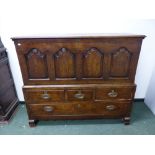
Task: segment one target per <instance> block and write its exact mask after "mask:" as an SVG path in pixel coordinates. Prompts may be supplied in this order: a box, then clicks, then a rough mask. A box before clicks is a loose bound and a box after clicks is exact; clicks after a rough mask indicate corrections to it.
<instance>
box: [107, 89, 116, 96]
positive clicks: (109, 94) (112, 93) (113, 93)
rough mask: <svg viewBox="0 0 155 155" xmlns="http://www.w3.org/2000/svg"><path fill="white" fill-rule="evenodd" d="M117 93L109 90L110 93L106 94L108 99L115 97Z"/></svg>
mask: <svg viewBox="0 0 155 155" xmlns="http://www.w3.org/2000/svg"><path fill="white" fill-rule="evenodd" d="M117 95H118V93H117V92H115V91H114V90H111V92H109V93H108V96H109V97H117Z"/></svg>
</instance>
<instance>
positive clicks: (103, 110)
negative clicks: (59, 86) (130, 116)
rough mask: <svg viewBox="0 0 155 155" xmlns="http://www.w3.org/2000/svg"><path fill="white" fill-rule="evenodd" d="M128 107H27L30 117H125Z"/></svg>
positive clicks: (75, 104) (107, 105)
mask: <svg viewBox="0 0 155 155" xmlns="http://www.w3.org/2000/svg"><path fill="white" fill-rule="evenodd" d="M129 106H130V103H127V102H119V103H116V102H114V103H113V102H106V103H102V102H98V103H86V102H83V103H74V104H70V103H65V104H63V103H61V104H52V105H51V104H30V105H28V108H29V112H30V114H31V116H40V115H44V116H54V115H60V116H61V115H72V116H75V115H76V116H78V115H103V116H107V117H108V116H122V115H125V113H126V112H127V110H128V109H130V108H129Z"/></svg>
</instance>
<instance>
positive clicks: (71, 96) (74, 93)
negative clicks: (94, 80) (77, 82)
mask: <svg viewBox="0 0 155 155" xmlns="http://www.w3.org/2000/svg"><path fill="white" fill-rule="evenodd" d="M66 93H67V100H68V101H90V100H92V99H93V90H81V89H78V90H66Z"/></svg>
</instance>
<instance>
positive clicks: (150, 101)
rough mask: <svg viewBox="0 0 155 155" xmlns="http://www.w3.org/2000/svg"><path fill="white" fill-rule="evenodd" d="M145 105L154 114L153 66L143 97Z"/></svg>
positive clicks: (154, 85) (154, 79)
mask: <svg viewBox="0 0 155 155" xmlns="http://www.w3.org/2000/svg"><path fill="white" fill-rule="evenodd" d="M145 103H146V105H147V106H148V107H149V108H150V109H151V111H152V112H153V113H154V114H155V65H154V70H153V73H152V76H151V80H150V82H149V86H148V89H147V92H146V96H145Z"/></svg>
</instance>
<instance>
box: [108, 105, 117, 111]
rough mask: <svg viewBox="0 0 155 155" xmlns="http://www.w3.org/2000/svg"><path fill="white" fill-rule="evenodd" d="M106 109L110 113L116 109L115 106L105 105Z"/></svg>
mask: <svg viewBox="0 0 155 155" xmlns="http://www.w3.org/2000/svg"><path fill="white" fill-rule="evenodd" d="M106 109H107V110H109V111H111V110H114V109H116V106H115V105H107V106H106Z"/></svg>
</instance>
